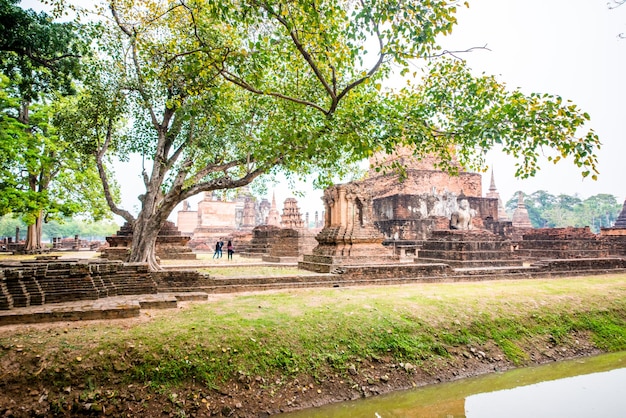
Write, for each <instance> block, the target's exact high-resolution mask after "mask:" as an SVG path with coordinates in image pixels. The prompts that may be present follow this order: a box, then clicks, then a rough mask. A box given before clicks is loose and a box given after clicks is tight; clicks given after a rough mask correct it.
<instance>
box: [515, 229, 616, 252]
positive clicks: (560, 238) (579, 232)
mask: <svg viewBox="0 0 626 418" xmlns="http://www.w3.org/2000/svg"><path fill="white" fill-rule="evenodd" d="M516 254H518V256H519V257H521V258H524V259H542V258H548V259H572V258H602V257H609V256H611V255H612V254H611V251H610V244H609V242H608V241H607V240H605V239H604V238H603V237H602V236H601V235H596V234H594V233H593V232H591V230H590V229H589V227H585V228H571V227H569V228H541V229H533V230H528V231H527V232H526V233H525V234H524V235H523V237H522V240H521V241H519V242H518V248H517V249H516Z"/></svg>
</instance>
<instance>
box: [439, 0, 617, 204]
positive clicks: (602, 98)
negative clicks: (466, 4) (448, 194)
mask: <svg viewBox="0 0 626 418" xmlns="http://www.w3.org/2000/svg"><path fill="white" fill-rule="evenodd" d="M607 1H608V0H524V1H519V0H515V1H513V0H507V1H502V0H474V1H470V8H469V9H465V8H462V9H460V10H459V13H458V20H459V24H458V26H457V27H456V28H455V29H454V31H453V35H452V36H450V37H447V38H444V40H443V43H444V45H445V46H446V47H447V48H448V49H450V50H461V49H466V48H468V47H472V46H483V45H487V47H488V48H489V49H490V51H482V50H480V51H475V52H472V53H469V54H464V55H463V57H464V58H466V59H467V61H468V63H469V65H470V67H472V68H473V69H474V70H475V71H476V72H483V71H484V72H486V73H488V74H493V75H496V76H498V78H499V80H500V81H504V82H505V83H506V84H507V85H508V86H509V87H511V88H516V87H519V88H521V89H522V91H524V92H525V93H531V92H541V93H551V94H558V95H560V96H562V97H563V98H564V99H570V100H572V101H573V102H574V103H575V104H577V105H578V106H579V107H580V108H581V109H583V110H584V111H586V112H588V113H589V114H590V115H591V123H590V127H591V128H593V129H594V130H595V131H596V133H597V134H598V135H599V137H600V140H601V141H602V144H603V146H602V149H601V150H600V152H599V169H600V175H599V179H598V181H593V180H591V179H585V180H582V178H581V176H580V172H579V171H578V170H577V169H576V167H575V166H574V164H573V163H572V162H571V160H569V161H568V160H565V161H562V162H561V163H559V164H556V165H553V164H552V163H548V162H545V163H543V164H542V165H541V171H540V172H539V173H538V175H537V176H536V177H535V178H533V179H529V180H515V179H514V177H513V173H514V168H513V163H512V162H511V161H510V160H509V159H508V158H506V156H503V155H502V154H500V153H495V152H494V153H492V154H491V155H490V161H489V162H488V163H489V164H490V165H491V166H493V168H494V170H495V177H496V185H497V187H498V190H499V192H500V195H501V197H502V198H503V199H504V200H506V199H509V198H510V197H511V196H512V195H513V193H515V191H517V190H522V191H523V192H525V193H532V192H534V191H536V190H540V189H542V190H546V191H548V192H549V193H552V194H555V195H558V194H560V193H566V194H571V195H573V194H576V193H577V194H579V195H580V196H581V197H583V198H586V197H589V196H592V195H594V194H597V193H609V194H613V195H616V196H617V198H618V201H620V202H622V201H623V200H624V198H626V184H625V183H624V178H625V177H626V159H625V158H626V112H625V109H626V106H625V104H626V39H620V38H619V34H620V33H624V34H626V5H624V6H622V7H620V8H617V9H614V10H610V9H609V8H608V6H607ZM488 181H489V175H486V176H484V178H483V184H484V186H483V190H484V191H485V192H486V190H487V189H488V187H489V183H488Z"/></svg>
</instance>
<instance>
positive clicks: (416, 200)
mask: <svg viewBox="0 0 626 418" xmlns="http://www.w3.org/2000/svg"><path fill="white" fill-rule="evenodd" d="M394 164H396V165H400V166H402V167H404V170H405V172H404V173H403V174H398V173H396V172H390V173H386V174H385V173H384V171H385V169H384V168H380V166H381V165H382V166H383V167H385V166H390V165H394ZM437 164H438V162H437V159H436V158H435V157H432V156H428V157H424V158H421V159H417V158H416V157H414V156H413V155H412V152H411V150H410V149H407V148H400V149H399V150H398V151H396V152H395V153H394V154H393V155H386V154H382V153H381V154H375V155H374V156H373V157H372V158H371V159H370V166H371V167H373V169H371V170H370V171H369V178H367V179H365V180H363V181H362V182H363V183H364V185H365V187H367V188H368V189H369V190H371V193H372V197H373V220H374V224H375V225H376V227H377V228H378V229H379V230H380V231H381V232H382V233H383V234H384V236H385V244H389V245H394V246H397V245H419V243H420V242H421V241H423V240H425V239H427V238H428V237H429V236H430V235H431V234H432V231H434V230H436V229H441V228H445V225H447V224H448V221H449V219H450V216H451V214H452V212H454V211H455V210H456V209H457V198H459V199H458V200H459V201H460V200H461V199H460V198H461V197H462V198H463V199H467V200H468V201H469V203H470V205H471V207H472V208H473V209H474V210H475V211H476V216H475V218H474V222H475V226H476V227H477V228H484V227H485V225H484V222H485V221H486V220H490V222H493V221H497V220H498V199H497V198H490V197H487V198H484V197H482V176H481V175H480V174H478V173H469V172H465V171H462V170H461V169H460V167H459V170H460V171H459V173H458V174H457V175H450V174H448V173H447V172H444V171H442V170H440V169H438V168H437ZM453 164H455V163H454V162H453ZM377 168H378V169H379V170H380V171H382V172H383V173H384V174H380V172H379V171H377Z"/></svg>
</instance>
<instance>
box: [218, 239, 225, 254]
mask: <svg viewBox="0 0 626 418" xmlns="http://www.w3.org/2000/svg"><path fill="white" fill-rule="evenodd" d="M219 245H220V249H219V253H220V254H219V257H218V258H222V254H223V252H222V248H224V241H222V240H220V242H219Z"/></svg>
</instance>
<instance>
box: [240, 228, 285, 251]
mask: <svg viewBox="0 0 626 418" xmlns="http://www.w3.org/2000/svg"><path fill="white" fill-rule="evenodd" d="M279 231H280V228H279V227H277V226H274V225H260V226H257V227H255V228H254V229H253V230H252V240H251V241H250V243H249V244H248V245H247V247H246V248H245V250H243V251H240V252H239V255H240V256H242V257H245V258H262V257H263V256H264V255H269V253H270V249H271V248H272V245H273V244H274V242H275V241H276V236H277V235H278V233H279Z"/></svg>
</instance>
